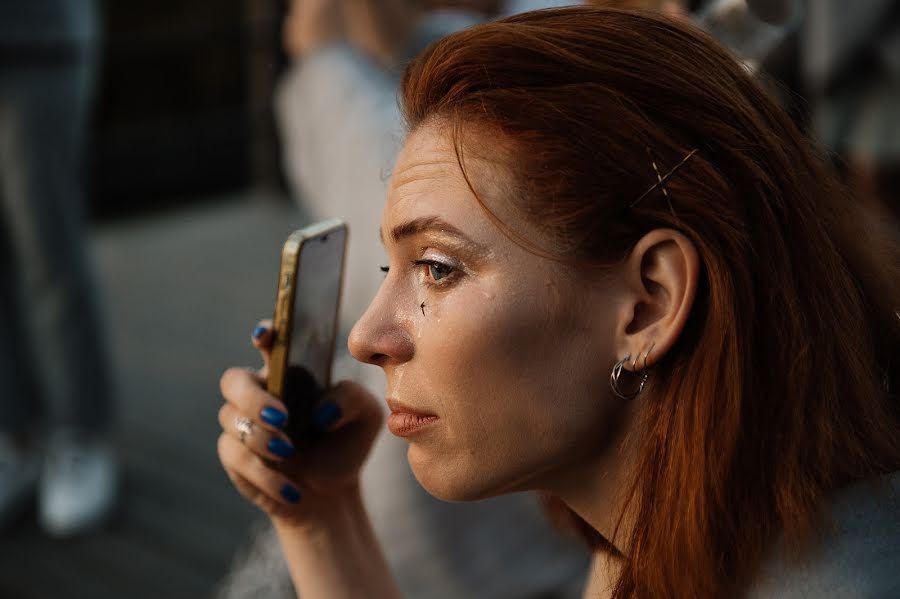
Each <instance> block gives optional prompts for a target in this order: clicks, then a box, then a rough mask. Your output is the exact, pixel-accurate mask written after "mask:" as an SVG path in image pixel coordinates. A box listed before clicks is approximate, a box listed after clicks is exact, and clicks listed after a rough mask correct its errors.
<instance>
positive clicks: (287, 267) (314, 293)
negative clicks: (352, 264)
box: [266, 219, 347, 444]
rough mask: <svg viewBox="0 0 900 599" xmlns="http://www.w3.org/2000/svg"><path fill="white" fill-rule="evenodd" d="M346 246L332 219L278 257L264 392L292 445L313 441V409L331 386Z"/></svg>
mask: <svg viewBox="0 0 900 599" xmlns="http://www.w3.org/2000/svg"><path fill="white" fill-rule="evenodd" d="M346 246H347V225H346V223H344V222H343V221H341V220H339V219H332V220H327V221H323V222H319V223H316V224H313V225H310V226H308V227H305V228H303V229H300V230H299V231H294V232H293V233H292V234H291V235H290V237H288V239H287V241H286V242H285V244H284V248H283V249H282V251H281V268H280V269H279V273H278V293H277V294H276V300H275V317H274V318H273V332H274V335H275V338H274V341H273V344H272V349H271V355H270V358H269V375H268V379H267V381H266V388H267V390H268V391H269V393H271V394H272V395H274V396H275V397H278V398H279V399H281V401H283V402H284V404H285V406H287V410H288V424H287V426H286V427H285V432H286V433H287V435H288V437H290V438H291V440H292V441H294V442H295V444H302V443H303V442H304V441H307V440H309V439H311V438H312V437H314V436H315V434H316V431H315V429H314V427H313V425H312V414H313V409H314V407H315V404H316V402H317V401H318V400H319V398H320V397H321V395H322V393H323V392H324V391H325V390H326V389H327V388H328V387H329V386H330V385H331V365H332V362H333V361H334V345H335V338H336V337H337V332H338V306H339V304H340V302H341V288H342V281H343V278H344V254H345V250H346Z"/></svg>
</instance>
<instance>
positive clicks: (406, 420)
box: [387, 399, 438, 437]
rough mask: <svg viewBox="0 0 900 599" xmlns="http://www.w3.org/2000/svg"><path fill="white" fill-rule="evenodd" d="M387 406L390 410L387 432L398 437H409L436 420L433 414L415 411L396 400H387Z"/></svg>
mask: <svg viewBox="0 0 900 599" xmlns="http://www.w3.org/2000/svg"><path fill="white" fill-rule="evenodd" d="M387 404H388V407H389V408H390V410H391V414H390V416H388V430H390V431H391V433H393V434H394V435H397V436H398V437H411V436H413V435H415V434H416V433H419V432H421V431H422V430H424V429H425V428H427V427H429V426H431V425H432V424H434V423H435V422H437V420H438V417H437V416H436V415H435V414H430V413H428V412H422V411H420V410H416V409H414V408H411V407H409V406H407V405H404V404H402V403H400V402H399V401H397V400H396V399H388V400H387Z"/></svg>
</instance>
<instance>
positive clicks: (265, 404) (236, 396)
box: [219, 368, 288, 432]
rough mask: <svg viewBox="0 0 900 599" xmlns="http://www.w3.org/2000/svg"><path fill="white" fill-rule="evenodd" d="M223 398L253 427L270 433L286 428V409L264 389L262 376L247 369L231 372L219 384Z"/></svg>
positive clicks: (231, 370)
mask: <svg viewBox="0 0 900 599" xmlns="http://www.w3.org/2000/svg"><path fill="white" fill-rule="evenodd" d="M219 387H220V389H221V391H222V396H223V397H224V398H225V399H226V400H227V402H228V403H229V404H231V405H233V406H234V407H235V409H236V410H237V411H238V412H240V413H241V414H243V415H244V416H246V417H248V418H251V419H252V420H253V422H254V423H256V424H258V425H260V426H262V427H263V428H264V429H266V430H269V431H271V432H277V431H279V430H281V429H283V428H284V426H285V425H286V424H287V419H288V413H287V408H286V407H285V405H284V404H283V403H282V402H281V401H280V400H279V399H278V398H276V397H273V396H272V395H270V394H269V393H266V391H265V390H264V389H263V388H262V381H261V380H260V378H259V376H258V375H256V374H255V373H253V372H251V371H249V370H247V369H245V368H229V369H228V370H226V371H225V374H223V375H222V379H221V381H219Z"/></svg>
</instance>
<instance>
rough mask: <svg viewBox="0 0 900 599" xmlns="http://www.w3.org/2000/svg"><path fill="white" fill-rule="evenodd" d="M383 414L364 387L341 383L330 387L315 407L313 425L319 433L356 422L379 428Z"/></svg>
mask: <svg viewBox="0 0 900 599" xmlns="http://www.w3.org/2000/svg"><path fill="white" fill-rule="evenodd" d="M382 418H383V414H382V411H381V407H380V406H379V404H378V401H377V400H376V399H375V397H374V396H373V395H372V394H371V393H369V391H368V390H366V388H365V387H363V386H362V385H359V384H357V383H354V382H351V381H342V382H340V383H338V384H337V385H335V386H334V387H332V388H331V389H330V390H329V391H328V392H327V393H326V394H325V397H324V398H323V399H322V400H321V401H320V402H319V404H318V405H317V406H316V409H315V411H314V412H313V424H314V425H315V427H316V428H317V429H319V430H321V431H337V430H340V429H342V428H344V427H345V426H347V425H348V424H351V423H356V422H365V423H370V425H371V426H373V427H375V428H377V427H380V426H381V421H382Z"/></svg>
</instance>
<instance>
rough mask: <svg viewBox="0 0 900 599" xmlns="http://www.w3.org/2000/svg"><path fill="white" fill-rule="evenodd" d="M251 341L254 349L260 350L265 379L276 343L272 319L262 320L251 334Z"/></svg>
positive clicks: (262, 373)
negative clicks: (273, 344) (274, 343)
mask: <svg viewBox="0 0 900 599" xmlns="http://www.w3.org/2000/svg"><path fill="white" fill-rule="evenodd" d="M250 340H251V342H252V343H253V347H255V348H256V349H258V350H259V353H260V355H262V359H263V367H262V370H260V376H261V377H262V378H263V379H265V378H267V377H268V373H269V356H270V355H271V351H272V343H273V342H274V341H275V331H274V330H273V329H272V319H271V318H266V319H263V320H260V321H259V322H258V323H257V324H256V327H254V329H253V332H252V333H251V334H250Z"/></svg>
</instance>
